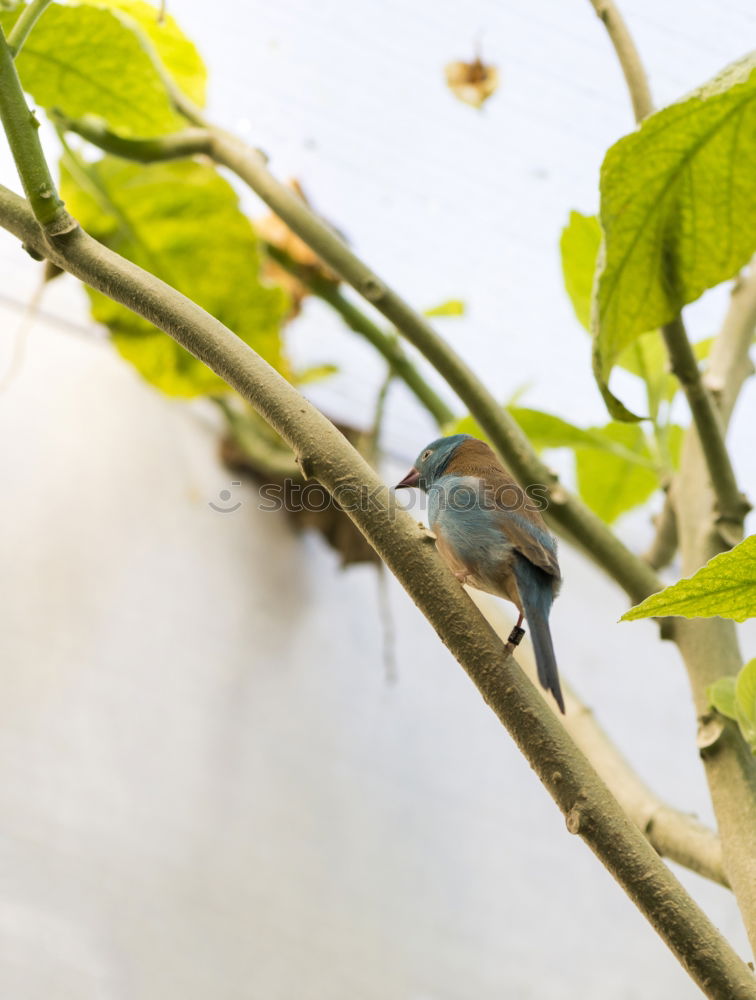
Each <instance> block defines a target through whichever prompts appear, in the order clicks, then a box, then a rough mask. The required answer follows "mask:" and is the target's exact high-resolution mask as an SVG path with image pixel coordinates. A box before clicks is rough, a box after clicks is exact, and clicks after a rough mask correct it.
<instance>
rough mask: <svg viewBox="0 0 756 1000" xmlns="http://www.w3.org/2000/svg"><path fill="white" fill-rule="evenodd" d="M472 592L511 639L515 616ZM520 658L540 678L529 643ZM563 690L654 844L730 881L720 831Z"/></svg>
mask: <svg viewBox="0 0 756 1000" xmlns="http://www.w3.org/2000/svg"><path fill="white" fill-rule="evenodd" d="M470 596H471V597H472V599H473V600H474V601H475V603H476V604H477V606H478V607H479V608H480V609H481V611H482V613H483V616H484V617H485V619H486V621H488V622H489V623H490V624H491V625H492V626H493V628H494V630H495V631H496V634H497V635H498V636H499V637H500V638H501V639H502V640H504V641H506V638H507V636H508V635H509V633H510V631H511V629H512V625H513V624H514V621H513V620H512V618H511V617H510V616H507V615H506V614H505V613H503V611H502V609H501V606H500V604H498V603H494V601H492V600H491V599H490V598H489V597H488V596H487V595H485V594H481V593H480V592H479V591H472V592H471V593H470ZM518 660H519V662H520V665H521V666H522V667H523V669H524V670H525V672H526V673H527V675H528V676H529V677H530V678H531V680H533V681H535V679H536V665H535V659H534V657H533V654H532V649H531V647H530V646H521V647H519V650H518ZM538 690H539V692H540V693H541V695H542V697H543V698H544V701H545V703H546V704H547V705H548V707H549V708H550V709H552V711H554V713H556V711H557V706H556V705H555V704H554V702H553V700H552V699H551V698H549V697H548V695H547V693H546V692H544V691H542V689H541V688H538ZM562 691H563V693H564V700H565V705H566V707H567V714H566V715H565V716H564V717H563V720H562V721H563V725H564V728H565V729H566V730H567V732H568V733H569V734H570V736H571V737H572V738H573V740H574V741H575V743H576V744H577V746H578V747H580V749H581V750H582V751H583V753H584V754H585V756H586V757H587V758H588V760H589V761H590V762H591V764H592V765H593V766H594V767H595V768H596V770H597V772H598V773H599V775H600V776H601V778H602V780H603V781H605V782H606V784H607V786H608V787H609V789H610V790H611V792H612V794H613V795H614V797H615V798H616V799H617V801H618V802H619V804H620V805H621V806H622V808H623V809H624V811H625V813H626V814H627V815H628V816H629V817H630V819H631V820H632V821H633V823H635V825H636V826H637V827H638V829H639V830H641V831H642V833H644V834H645V836H646V838H647V839H648V841H649V843H650V844H651V846H652V847H653V848H654V850H655V851H656V852H657V853H658V854H660V855H661V856H662V857H665V858H669V859H670V861H675V862H677V864H679V865H683V866H684V867H685V868H689V869H690V870H691V871H694V872H697V874H699V875H701V876H703V877H704V878H708V879H711V880H712V881H713V882H718V883H719V884H720V885H722V886H725V887H729V883H728V881H727V876H726V875H725V872H724V867H723V864H722V843H721V841H720V839H719V837H718V836H717V835H716V833H714V831H713V830H710V829H709V828H708V827H707V826H705V825H704V824H703V823H701V822H700V821H699V820H697V819H696V817H695V816H691V815H689V814H688V813H684V812H681V811H680V810H679V809H675V808H673V807H672V806H670V805H668V804H667V803H666V802H664V801H663V800H662V799H660V798H659V796H658V795H656V794H655V792H653V791H651V789H650V788H649V787H648V785H646V783H645V782H644V781H643V780H642V779H641V778H640V776H639V775H638V774H637V772H636V771H635V770H633V768H632V767H631V766H630V764H629V763H628V762H627V760H626V759H625V757H623V755H622V754H621V753H620V751H619V749H618V748H617V747H616V746H615V744H614V743H613V742H612V741H611V739H610V738H609V736H608V735H607V734H606V733H605V732H604V730H603V729H602V728H601V726H600V725H599V723H598V721H597V720H596V717H595V715H594V714H593V711H592V710H591V709H590V708H589V707H588V706H587V705H586V704H585V702H583V701H582V700H581V699H580V698H579V696H578V695H577V694H576V693H575V691H574V690H573V689H572V688H571V687H570V684H569V683H568V682H567V681H564V680H563V681H562Z"/></svg>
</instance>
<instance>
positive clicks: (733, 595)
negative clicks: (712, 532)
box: [622, 535, 756, 622]
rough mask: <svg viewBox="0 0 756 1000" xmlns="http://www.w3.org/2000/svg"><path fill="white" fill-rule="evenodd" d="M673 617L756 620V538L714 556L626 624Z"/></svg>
mask: <svg viewBox="0 0 756 1000" xmlns="http://www.w3.org/2000/svg"><path fill="white" fill-rule="evenodd" d="M669 615H675V616H680V617H682V618H714V617H719V618H732V619H733V620H734V621H736V622H743V621H745V620H746V618H753V617H754V616H756V535H750V536H749V537H748V538H746V539H745V541H742V542H741V543H740V545H736V546H735V548H734V549H731V550H730V551H729V552H723V553H721V554H720V555H718V556H714V558H713V559H711V560H709V562H707V563H706V565H705V566H702V567H701V569H699V570H698V572H697V573H694V574H693V576H691V577H687V578H686V579H684V580H679V581H678V582H677V583H674V584H672V586H671V587H667V588H665V589H664V590H662V591H660V592H659V593H658V594H652V595H651V597H647V598H646V600H645V601H643V602H642V604H638V605H636V607H634V608H631V609H630V610H629V611H626V612H625V614H624V615H623V616H622V621H633V620H635V619H637V618H653V617H657V616H658V617H666V616H669Z"/></svg>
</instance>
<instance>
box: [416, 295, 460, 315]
mask: <svg viewBox="0 0 756 1000" xmlns="http://www.w3.org/2000/svg"><path fill="white" fill-rule="evenodd" d="M423 312H424V313H425V315H426V316H429V317H431V318H432V317H435V316H464V314H465V304H464V302H462V300H461V299H448V300H447V301H446V302H441V303H440V304H439V305H437V306H433V307H432V308H431V309H425V310H423Z"/></svg>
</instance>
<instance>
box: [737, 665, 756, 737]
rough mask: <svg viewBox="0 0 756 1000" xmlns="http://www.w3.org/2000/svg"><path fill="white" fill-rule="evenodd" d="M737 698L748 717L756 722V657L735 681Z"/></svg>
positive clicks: (739, 706)
mask: <svg viewBox="0 0 756 1000" xmlns="http://www.w3.org/2000/svg"><path fill="white" fill-rule="evenodd" d="M735 700H736V702H737V705H738V708H739V709H740V711H741V712H742V714H743V715H744V716H745V717H746V719H747V720H748V721H749V722H750V723H752V724H756V659H754V660H750V661H749V662H748V663H746V665H745V666H744V667H743V669H742V670H741V671H740V673H739V674H738V677H737V680H736V682H735Z"/></svg>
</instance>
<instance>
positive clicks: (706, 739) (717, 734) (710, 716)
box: [696, 711, 726, 757]
mask: <svg viewBox="0 0 756 1000" xmlns="http://www.w3.org/2000/svg"><path fill="white" fill-rule="evenodd" d="M725 725H726V723H725V720H724V719H723V718H722V716H721V715H720V714H719V712H716V711H712V712H707V713H706V715H701V716H699V719H698V732H697V734H696V746H697V747H698V750H699V752H700V754H701V756H702V757H704V756H705V755H706V754H707V753H708V752H709V751H711V750H712V749H713V748H714V747H715V746H716V745H717V743H718V742H719V741H720V739H721V738H722V734H723V733H724V731H725Z"/></svg>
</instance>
